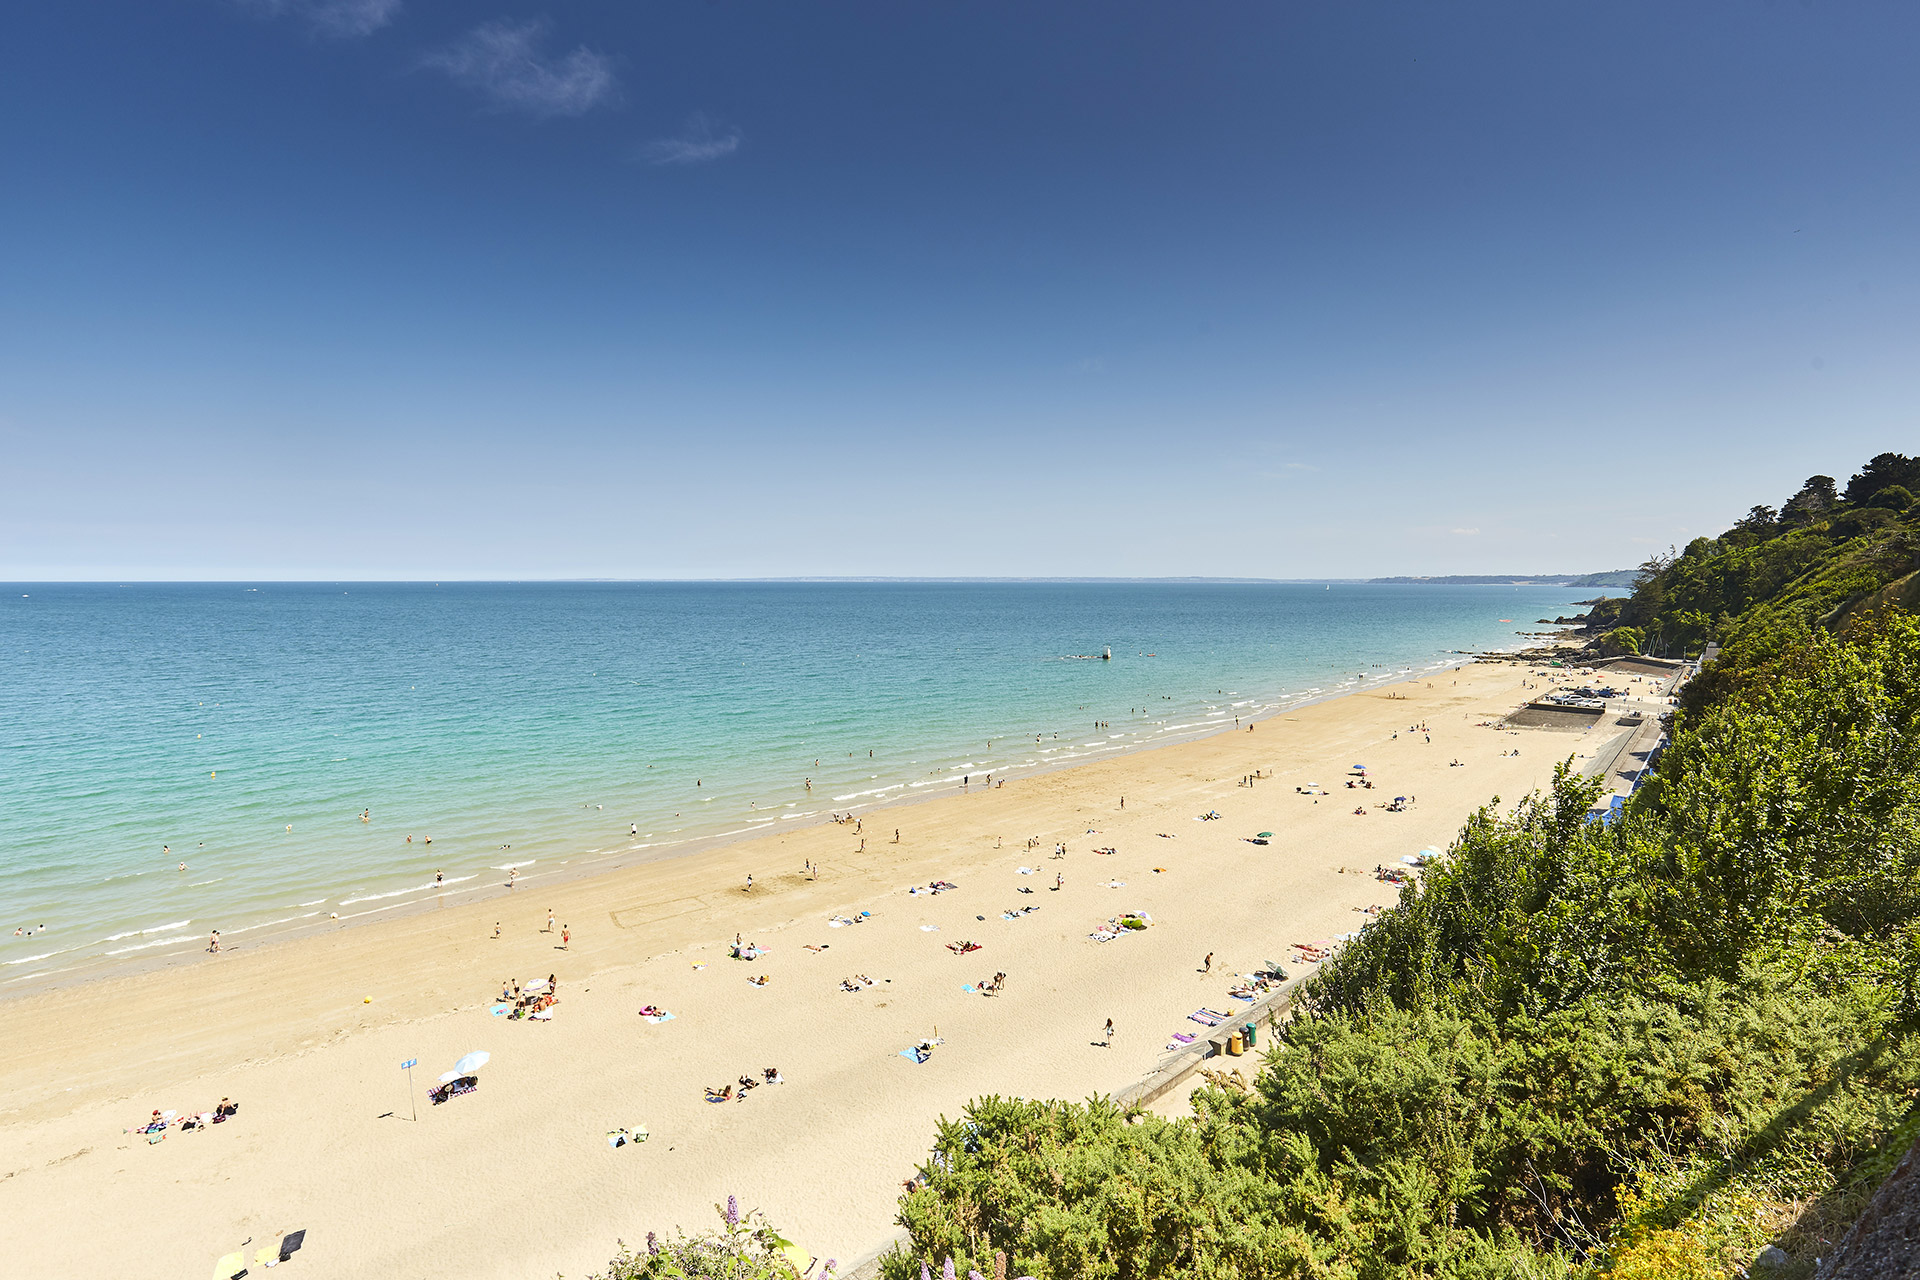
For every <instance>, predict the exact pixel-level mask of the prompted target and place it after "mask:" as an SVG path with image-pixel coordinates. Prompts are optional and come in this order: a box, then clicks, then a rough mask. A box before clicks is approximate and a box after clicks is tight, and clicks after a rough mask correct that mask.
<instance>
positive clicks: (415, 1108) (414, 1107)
mask: <svg viewBox="0 0 1920 1280" xmlns="http://www.w3.org/2000/svg"><path fill="white" fill-rule="evenodd" d="M419 1065H420V1059H418V1058H408V1059H407V1060H406V1061H405V1062H403V1063H401V1064H400V1069H401V1070H402V1071H404V1072H406V1073H407V1108H408V1110H410V1111H412V1112H413V1122H414V1123H415V1124H418V1123H420V1104H419V1103H417V1102H415V1101H414V1100H413V1069H414V1068H415V1067H417V1066H419Z"/></svg>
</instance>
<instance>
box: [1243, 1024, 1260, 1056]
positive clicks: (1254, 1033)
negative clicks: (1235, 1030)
mask: <svg viewBox="0 0 1920 1280" xmlns="http://www.w3.org/2000/svg"><path fill="white" fill-rule="evenodd" d="M1240 1034H1241V1035H1243V1036H1245V1037H1246V1042H1247V1048H1249V1049H1251V1048H1253V1042H1254V1041H1255V1040H1257V1039H1259V1030H1258V1028H1256V1027H1255V1026H1254V1025H1253V1023H1251V1022H1249V1023H1248V1024H1247V1025H1246V1026H1244V1027H1242V1028H1240Z"/></svg>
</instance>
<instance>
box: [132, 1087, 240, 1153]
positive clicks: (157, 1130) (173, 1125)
mask: <svg viewBox="0 0 1920 1280" xmlns="http://www.w3.org/2000/svg"><path fill="white" fill-rule="evenodd" d="M239 1110H240V1104H239V1103H237V1102H235V1101H234V1100H233V1099H231V1098H222V1099H220V1105H219V1106H217V1107H215V1108H214V1109H213V1110H211V1111H189V1112H187V1113H186V1114H184V1115H182V1114H181V1113H179V1112H177V1111H155V1112H154V1113H153V1115H152V1116H151V1117H149V1118H148V1119H147V1120H146V1122H145V1123H143V1124H137V1125H134V1126H132V1127H130V1128H129V1129H127V1132H128V1133H139V1134H144V1135H146V1139H147V1141H148V1142H149V1143H154V1142H159V1141H160V1140H161V1139H163V1138H165V1137H166V1136H167V1130H169V1129H178V1130H179V1131H180V1132H182V1133H187V1132H189V1131H191V1130H195V1129H205V1128H206V1127H207V1126H208V1125H212V1124H225V1123H226V1122H227V1121H228V1120H230V1119H231V1118H232V1117H233V1116H234V1114H235V1113H236V1112H238V1111H239Z"/></svg>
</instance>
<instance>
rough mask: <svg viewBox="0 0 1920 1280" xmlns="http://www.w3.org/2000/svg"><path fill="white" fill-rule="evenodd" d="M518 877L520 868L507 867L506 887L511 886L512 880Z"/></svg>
mask: <svg viewBox="0 0 1920 1280" xmlns="http://www.w3.org/2000/svg"><path fill="white" fill-rule="evenodd" d="M519 878H520V868H518V867H508V868H507V888H509V889H511V888H513V882H514V881H515V880H518V879H519Z"/></svg>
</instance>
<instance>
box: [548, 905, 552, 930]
mask: <svg viewBox="0 0 1920 1280" xmlns="http://www.w3.org/2000/svg"><path fill="white" fill-rule="evenodd" d="M547 932H548V933H552V932H553V908H552V907H548V908H547Z"/></svg>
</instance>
